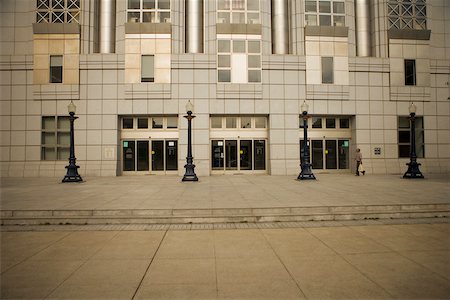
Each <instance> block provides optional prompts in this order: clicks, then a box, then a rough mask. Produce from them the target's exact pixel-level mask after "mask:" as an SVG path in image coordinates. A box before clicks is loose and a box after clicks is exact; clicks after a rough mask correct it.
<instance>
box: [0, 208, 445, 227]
mask: <svg viewBox="0 0 450 300" xmlns="http://www.w3.org/2000/svg"><path fill="white" fill-rule="evenodd" d="M434 217H450V203H444V204H442V203H440V204H398V205H354V206H312V207H276V208H273V207H272V208H214V209H92V210H90V209H88V210H51V209H49V210H0V221H1V225H43V224H52V225H57V224H75V225H81V224H205V223H240V222H249V223H255V222H291V221H332V220H336V221H340V220H364V219H396V218H402V219H405V218H434Z"/></svg>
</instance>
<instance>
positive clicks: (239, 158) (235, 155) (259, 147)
mask: <svg viewBox="0 0 450 300" xmlns="http://www.w3.org/2000/svg"><path fill="white" fill-rule="evenodd" d="M211 163H212V166H211V168H212V169H213V170H225V171H226V170H230V171H231V170H250V171H251V170H266V141H265V140H212V142H211Z"/></svg>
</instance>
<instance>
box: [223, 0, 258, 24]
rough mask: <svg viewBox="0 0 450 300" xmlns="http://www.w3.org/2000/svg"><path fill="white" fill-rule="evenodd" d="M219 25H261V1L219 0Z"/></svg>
mask: <svg viewBox="0 0 450 300" xmlns="http://www.w3.org/2000/svg"><path fill="white" fill-rule="evenodd" d="M217 23H225V24H230V23H239V24H260V23H261V21H260V18H259V0H217Z"/></svg>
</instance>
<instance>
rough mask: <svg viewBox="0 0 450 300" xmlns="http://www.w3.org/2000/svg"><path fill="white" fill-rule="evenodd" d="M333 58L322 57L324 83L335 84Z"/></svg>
mask: <svg viewBox="0 0 450 300" xmlns="http://www.w3.org/2000/svg"><path fill="white" fill-rule="evenodd" d="M333 82H334V76H333V58H332V57H322V83H333Z"/></svg>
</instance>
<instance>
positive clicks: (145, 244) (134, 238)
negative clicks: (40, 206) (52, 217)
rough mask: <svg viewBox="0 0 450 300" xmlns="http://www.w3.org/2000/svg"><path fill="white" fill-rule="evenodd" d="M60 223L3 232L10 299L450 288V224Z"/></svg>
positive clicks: (419, 292)
mask: <svg viewBox="0 0 450 300" xmlns="http://www.w3.org/2000/svg"><path fill="white" fill-rule="evenodd" d="M311 223H316V222H311ZM40 227H43V228H46V227H45V226H40ZM56 227H58V228H59V229H57V230H53V231H34V232H23V231H14V229H12V227H11V228H9V230H11V231H4V230H3V231H2V232H1V242H2V243H1V299H31V298H33V299H63V298H64V299H305V298H306V299H361V298H366V299H391V298H397V299H398V298H400V299H448V298H449V295H450V260H449V258H450V224H448V223H430V224H409V225H360V226H338V227H315V228H313V227H310V228H289V229H257V228H255V229H234V230H159V231H158V230H154V231H129V230H121V231H116V230H102V231H90V230H83V229H81V230H65V229H64V228H65V226H54V227H53V228H56ZM80 227H81V226H80ZM84 228H89V226H85V227H84ZM20 230H23V228H21V229H20Z"/></svg>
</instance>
